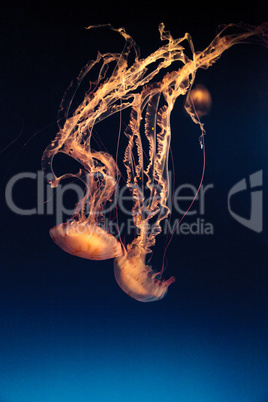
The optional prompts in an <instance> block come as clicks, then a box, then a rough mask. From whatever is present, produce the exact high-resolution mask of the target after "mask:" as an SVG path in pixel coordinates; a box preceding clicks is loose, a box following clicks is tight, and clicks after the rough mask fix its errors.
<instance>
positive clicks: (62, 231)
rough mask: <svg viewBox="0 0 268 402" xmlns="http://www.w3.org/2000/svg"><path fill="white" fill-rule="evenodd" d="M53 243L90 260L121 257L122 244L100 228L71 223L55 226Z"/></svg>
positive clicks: (52, 235)
mask: <svg viewBox="0 0 268 402" xmlns="http://www.w3.org/2000/svg"><path fill="white" fill-rule="evenodd" d="M49 234H50V236H51V237H52V239H53V241H54V242H55V243H56V244H57V246H59V247H60V248H61V249H62V250H64V251H66V252H67V253H69V254H72V255H76V256H77V257H82V258H87V259H89V260H106V259H109V258H115V257H120V256H121V255H122V254H123V252H122V247H121V244H120V243H119V241H118V240H116V238H115V237H114V236H113V235H111V234H109V233H107V232H106V231H105V230H104V229H102V228H100V227H99V226H95V225H92V224H91V225H90V224H88V223H79V222H70V223H62V224H61V225H59V226H54V227H53V228H52V229H50V231H49Z"/></svg>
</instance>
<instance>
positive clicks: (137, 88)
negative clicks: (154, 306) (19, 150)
mask: <svg viewBox="0 0 268 402" xmlns="http://www.w3.org/2000/svg"><path fill="white" fill-rule="evenodd" d="M102 27H103V26H90V27H88V29H92V28H102ZM108 27H109V29H111V30H113V31H115V32H117V33H119V34H120V35H121V36H122V37H123V38H124V40H125V46H124V49H123V51H122V52H121V53H105V54H101V53H98V55H97V58H96V60H92V61H89V62H88V63H87V64H86V66H85V67H84V68H83V69H82V70H81V72H80V74H79V76H78V78H77V79H76V81H74V82H73V83H72V84H71V85H70V87H69V88H68V90H67V92H66V94H65V96H64V98H63V101H62V103H61V107H60V111H59V118H58V124H59V131H58V134H57V135H56V138H55V139H54V140H53V141H52V143H51V144H50V145H49V146H48V147H47V148H46V150H45V151H44V154H43V157H42V169H43V172H44V175H45V177H46V179H47V181H48V182H49V183H50V185H51V186H52V187H57V186H58V184H59V183H60V182H61V181H62V180H63V179H66V178H71V179H73V180H81V181H82V182H83V183H84V185H85V192H84V195H83V197H82V199H81V200H80V201H79V203H78V204H77V206H76V208H75V211H74V214H73V216H72V217H71V218H70V219H69V220H68V221H67V222H65V223H61V224H60V225H58V226H55V227H54V228H52V229H51V230H50V235H51V237H52V239H53V240H54V242H55V243H56V244H57V245H58V246H59V247H61V248H62V249H63V250H64V251H66V252H68V253H70V254H72V255H76V256H79V257H82V258H86V259H92V260H101V259H109V258H114V275H115V279H116V281H117V283H118V285H119V286H120V287H121V289H122V290H123V291H124V292H125V293H127V294H128V295H129V296H130V297H132V298H134V299H136V300H138V301H141V302H151V301H157V300H160V299H162V298H163V297H164V296H165V295H166V293H167V290H168V287H169V286H170V284H172V283H173V282H174V280H175V278H174V277H170V278H169V279H167V280H166V279H164V278H163V273H164V267H163V266H162V267H161V268H158V269H156V268H153V267H151V266H149V265H148V259H147V257H148V255H149V254H150V253H152V250H153V247H154V246H155V243H156V238H157V236H158V235H159V234H160V233H161V230H162V229H161V224H162V222H163V220H165V219H167V218H168V216H169V214H170V209H169V207H168V205H167V199H168V195H169V191H170V185H169V180H168V166H169V162H168V161H169V152H170V143H171V114H172V110H173V107H174V103H175V101H176V99H177V98H178V97H179V96H185V97H186V102H185V109H186V111H187V113H188V114H189V116H190V117H191V119H192V121H193V122H194V123H195V124H198V125H199V127H200V130H201V136H200V138H199V141H200V145H201V148H202V149H203V152H204V147H203V145H204V133H205V130H204V127H203V123H202V122H201V120H200V118H201V117H202V115H204V114H205V113H207V112H208V110H209V108H210V105H211V98H210V95H209V92H208V91H206V90H205V89H204V88H201V87H196V89H193V84H194V80H195V75H196V72H197V71H198V69H207V68H209V67H210V66H212V65H213V64H214V62H215V61H216V60H217V59H218V58H219V57H220V56H221V54H222V53H223V52H224V51H225V50H227V49H228V48H230V47H231V46H233V45H234V44H237V43H241V42H245V41H246V40H248V38H249V37H251V36H252V35H257V36H259V37H263V36H264V35H265V34H266V33H267V24H263V25H261V26H258V27H249V26H244V25H242V24H240V25H233V24H231V25H228V26H226V27H224V28H223V29H222V30H221V31H220V32H219V33H218V34H217V36H216V37H215V38H214V40H213V41H212V42H211V43H210V44H209V45H208V46H207V48H205V50H203V51H202V52H196V51H195V49H194V45H193V41H192V38H191V36H190V35H189V34H188V33H186V34H185V35H184V36H183V37H182V38H178V39H175V38H173V37H172V35H171V33H170V32H169V31H167V30H165V26H164V24H163V23H161V24H160V25H159V32H160V39H161V41H163V42H165V43H164V44H163V45H162V46H160V47H159V48H158V49H157V50H156V51H154V52H153V53H152V54H150V55H149V56H147V57H146V58H141V57H140V55H139V48H138V46H137V45H136V43H135V41H134V40H133V38H132V37H131V36H130V35H129V34H128V33H127V32H126V31H125V29H124V28H119V29H116V28H113V27H112V26H110V25H109V26H108ZM232 29H233V30H232ZM228 30H232V31H231V32H230V33H229V34H228V33H227V31H228ZM185 46H188V48H189V51H188V52H186V51H185ZM186 53H187V54H186ZM189 53H190V55H189ZM130 54H132V55H133V54H134V61H133V62H131V60H132V59H133V57H132V58H130V57H129V56H130ZM178 64H179V68H178ZM175 66H176V67H175ZM93 67H94V68H95V67H98V69H99V73H98V78H97V80H96V81H94V82H90V87H89V90H88V91H87V92H86V93H85V96H84V99H83V101H82V102H81V104H80V105H79V106H78V107H77V108H76V109H75V110H74V112H73V111H72V109H73V99H74V96H75V94H76V92H77V90H78V88H79V86H80V84H81V82H82V81H83V80H84V78H85V77H86V76H88V75H89V74H90V72H91V70H92V68H93ZM167 69H168V71H167ZM125 109H128V110H129V111H130V118H129V124H128V125H127V128H126V130H125V136H126V138H127V141H128V142H127V146H126V148H125V152H124V159H123V165H124V167H125V171H126V185H127V187H128V189H129V192H130V194H131V197H132V219H133V224H134V225H135V227H136V234H135V235H134V238H133V239H132V241H131V242H130V243H129V244H124V243H123V242H122V240H121V239H120V238H119V240H118V239H117V238H116V237H114V236H113V235H112V234H111V233H108V231H107V230H106V229H105V227H104V226H103V220H104V218H103V212H104V209H105V206H106V205H107V203H109V202H111V200H113V199H114V197H115V192H116V188H117V186H118V185H119V183H120V171H119V168H118V166H117V162H116V159H115V158H114V157H113V156H112V155H111V154H109V153H108V152H102V151H95V150H93V149H92V147H91V139H92V134H93V129H94V127H95V126H96V125H97V124H98V123H99V122H100V121H102V120H104V119H106V118H109V116H111V115H112V114H115V113H120V112H121V111H123V110H125ZM143 122H144V124H142V123H143ZM111 135H114V134H113V132H112V127H111ZM145 150H147V155H146V157H145V156H144V154H145V153H146V151H145ZM58 153H64V154H66V155H68V156H70V157H71V158H73V159H75V160H77V161H78V162H79V163H80V164H81V166H82V167H81V169H80V170H79V171H78V172H77V173H66V174H64V175H62V176H60V177H57V175H56V174H55V172H54V170H53V158H54V157H55V155H56V154H58ZM202 177H203V175H202ZM146 191H147V193H148V192H149V194H150V197H149V202H146V197H145V192H146Z"/></svg>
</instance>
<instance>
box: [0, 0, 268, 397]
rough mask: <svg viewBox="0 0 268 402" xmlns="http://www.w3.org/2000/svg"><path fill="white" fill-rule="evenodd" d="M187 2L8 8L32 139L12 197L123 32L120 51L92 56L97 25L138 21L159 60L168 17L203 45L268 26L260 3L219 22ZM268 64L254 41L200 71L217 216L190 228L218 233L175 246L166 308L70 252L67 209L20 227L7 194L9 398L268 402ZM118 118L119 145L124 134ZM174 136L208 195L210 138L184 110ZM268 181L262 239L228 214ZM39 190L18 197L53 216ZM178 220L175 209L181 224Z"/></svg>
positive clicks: (143, 42) (5, 114)
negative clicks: (243, 186)
mask: <svg viewBox="0 0 268 402" xmlns="http://www.w3.org/2000/svg"><path fill="white" fill-rule="evenodd" d="M172 4H173V6H172V10H171V7H162V6H161V8H160V7H158V6H156V5H155V8H154V10H152V9H151V8H150V9H149V7H148V9H145V12H143V13H141V11H140V10H141V9H140V8H139V7H133V8H132V11H129V8H128V9H126V6H124V5H122V4H117V5H114V6H112V5H111V4H109V5H107V6H105V5H103V4H102V5H98V4H95V5H93V6H91V7H89V8H88V6H86V5H84V6H83V7H82V8H80V7H78V6H77V7H72V6H66V7H65V8H64V9H62V8H60V7H59V6H56V5H54V6H49V5H47V6H46V7H45V6H42V7H41V6H40V8H38V7H33V8H32V7H31V8H30V7H29V5H27V6H25V7H22V6H17V7H16V6H15V5H14V6H12V7H11V6H7V7H6V8H4V9H3V13H2V15H3V16H4V19H3V27H4V30H3V40H2V42H1V46H3V55H4V56H3V60H4V63H3V66H1V71H2V72H3V75H2V77H3V80H2V82H3V90H1V94H0V96H1V105H2V106H1V110H0V112H1V122H2V132H3V141H5V142H4V144H3V145H4V146H5V145H7V144H9V143H10V141H11V140H13V139H14V138H15V137H16V136H17V135H18V134H19V133H20V132H21V135H20V137H19V138H18V140H17V141H15V142H14V144H12V146H10V148H9V149H8V150H7V151H6V152H4V153H2V154H1V156H3V158H2V162H3V166H2V168H1V169H2V170H1V177H0V179H1V184H2V188H3V189H4V187H5V186H6V184H7V183H8V182H9V180H10V179H11V178H12V177H14V175H16V174H18V173H21V172H31V173H33V174H36V173H37V171H40V159H41V156H42V152H43V150H44V148H45V147H46V146H47V144H48V143H49V142H50V141H51V139H52V138H54V136H55V134H56V131H57V126H56V113H57V109H58V106H59V103H60V100H61V97H62V95H63V93H64V91H65V89H66V87H67V86H68V84H69V82H70V80H71V79H73V78H74V77H75V76H76V75H77V74H78V73H79V70H80V68H81V67H82V66H83V65H84V64H85V63H86V62H87V60H88V59H89V58H94V57H95V55H96V50H97V48H99V47H101V50H103V49H104V50H105V51H110V50H111V51H115V49H114V48H113V49H110V47H114V46H115V47H116V46H118V43H116V44H115V45H114V42H113V38H112V37H110V36H109V40H108V46H107V36H106V34H107V33H104V32H103V33H102V34H98V36H97V37H96V43H95V41H94V43H92V42H90V45H89V39H88V32H85V31H84V26H86V25H89V24H93V23H107V22H112V23H113V24H114V25H115V26H124V25H125V26H126V29H127V30H128V31H129V32H130V33H131V34H132V35H133V36H134V38H135V39H136V40H137V42H138V43H139V45H140V47H141V50H142V54H143V55H144V56H145V55H147V54H148V53H149V52H150V51H153V50H155V48H156V46H158V45H159V40H158V35H157V25H158V23H159V22H160V21H161V20H164V21H165V22H166V25H167V27H168V29H170V30H171V31H172V32H174V36H182V35H183V34H184V32H185V31H186V30H187V31H189V32H191V33H192V35H193V39H194V42H195V43H196V46H197V48H200V49H202V48H203V47H205V46H206V45H207V43H208V42H209V41H210V40H211V39H212V37H213V36H214V34H215V30H216V27H217V26H218V25H219V24H221V23H225V22H232V21H235V22H237V21H238V20H239V21H240V20H245V21H247V22H249V23H261V22H262V21H263V19H264V14H265V13H264V12H263V11H262V9H261V8H257V7H255V5H254V6H253V5H252V6H250V5H248V7H249V8H248V10H247V11H246V10H245V8H240V11H239V12H238V11H237V12H235V11H234V10H233V9H232V8H230V7H229V6H228V5H227V4H226V5H225V6H224V7H223V6H222V9H221V10H220V9H218V8H217V10H216V8H215V10H214V11H213V10H211V8H208V7H207V6H205V5H201V3H200V4H199V5H198V6H197V7H194V6H193V5H189V6H187V7H186V6H183V7H182V9H181V8H180V7H179V5H177V6H176V7H175V8H174V3H172ZM128 7H129V6H128ZM250 7H251V8H250ZM180 12H181V13H180ZM15 21H16V23H15ZM93 36H94V35H93V34H92V36H90V41H92V38H93ZM120 46H122V43H121V42H120V43H119V49H121V48H120ZM95 47H96V49H95ZM117 50H118V48H117ZM267 60H268V59H267V49H266V48H265V47H264V46H263V47H262V46H259V45H256V46H253V45H248V48H247V45H241V47H238V46H237V47H234V48H232V49H231V50H230V51H229V53H226V55H224V56H222V58H221V59H220V60H219V61H217V63H216V64H215V66H213V67H211V69H209V70H206V71H201V72H199V73H198V76H197V78H196V81H197V82H199V83H202V84H204V85H206V86H207V87H208V88H209V90H210V92H211V95H212V99H213V106H212V110H211V113H210V115H209V116H207V117H206V119H205V127H206V131H207V136H206V163H207V168H206V175H205V180H204V185H212V186H213V187H212V188H211V189H210V190H208V191H207V193H206V196H205V201H204V205H203V207H204V208H205V209H204V211H203V212H202V208H201V199H200V198H199V199H197V202H196V203H195V204H194V206H193V209H192V211H196V214H194V215H189V216H188V217H186V218H185V222H186V223H187V224H189V225H190V224H192V223H195V222H197V221H196V219H197V218H199V222H201V220H202V219H203V222H204V223H210V224H211V225H212V227H213V233H212V234H204V233H201V232H199V234H197V233H188V234H187V233H184V234H183V233H180V234H175V235H174V237H173V240H172V242H171V244H170V246H169V249H168V251H167V260H168V266H167V269H166V271H165V273H164V276H165V277H166V278H168V277H169V276H171V275H174V276H176V282H175V283H174V284H172V285H171V286H170V289H169V292H168V294H167V296H166V297H165V298H164V299H163V300H161V301H159V302H155V303H140V302H137V301H135V300H133V299H131V298H130V297H128V296H127V295H126V294H124V293H123V292H122V291H121V289H120V288H119V287H118V285H117V284H116V282H115V280H114V277H113V264H112V261H104V262H94V261H86V260H82V259H79V258H76V257H72V256H70V255H67V254H66V253H64V252H63V251H61V250H60V249H59V248H57V246H56V245H54V243H53V242H52V240H51V239H50V237H49V235H48V231H49V229H50V228H51V227H52V226H53V225H54V224H55V221H56V216H55V211H54V214H48V213H47V203H45V204H42V203H41V204H42V205H45V208H44V213H42V214H39V215H38V214H33V215H31V216H20V215H17V214H16V213H14V212H12V211H11V210H10V208H9V207H8V205H7V203H6V200H5V199H4V197H2V201H3V210H2V211H3V212H2V215H1V224H2V225H1V227H2V230H1V242H0V245H1V256H0V258H1V259H0V402H36V401H38V402H103V401H104V402H105V401H107V402H111V401H116V402H119V401H122V402H123V401H124V402H125V401H127V402H136V401H141V402H148V401H153V402H157V401H159V402H160V401H161V402H162V401H179V402H203V401H204V402H227V401H228V402H267V401H268V385H267V376H268V343H267V339H268V296H267V295H268V292H267V287H268V273H267V272H268V271H267V246H268V239H267V212H266V204H267V202H266V200H267V189H266V183H267V149H268V148H267V145H268V141H267V138H268V137H267V134H268V133H267V126H268V125H267V106H268V105H267V93H268V88H267V82H268V81H267V67H268V66H267ZM113 122H114V123H113V124H114V125H115V127H114V130H115V132H116V135H117V133H118V122H116V120H113ZM105 124H106V123H105ZM105 124H104V126H102V128H100V131H99V134H100V133H101V134H102V131H101V130H103V138H102V139H103V141H104V142H105V144H106V146H109V145H110V142H109V141H112V139H113V136H112V135H108V134H109V133H110V132H111V131H110V129H111V123H110V122H107V124H106V125H105ZM172 130H173V133H172V136H173V137H172V153H173V158H174V163H175V174H176V177H175V186H178V185H181V184H184V183H190V184H192V185H194V186H195V187H197V186H198V183H199V180H200V177H201V171H202V153H201V151H200V147H199V143H198V136H199V131H198V129H197V127H195V126H194V125H193V123H192V122H191V121H190V120H189V118H188V117H187V116H186V115H185V113H184V112H183V105H182V102H180V100H179V101H178V104H177V105H176V107H175V110H174V114H173V121H172ZM107 133H108V134H107ZM33 134H35V136H34V137H33V138H32V139H31V140H30V141H29V142H28V143H27V141H28V140H29V139H30V138H31V136H32V135H33ZM1 135H2V134H1ZM116 138H117V137H116ZM25 143H27V145H26V146H25V145H24V144H25ZM115 144H116V141H115ZM113 146H114V144H113ZM121 151H122V150H121ZM121 151H120V152H121ZM258 171H261V172H262V175H263V183H262V185H261V186H259V187H258V190H259V191H262V199H263V215H262V224H263V228H262V230H261V231H260V232H259V233H257V232H256V231H254V230H250V229H248V228H247V227H245V226H243V225H241V224H239V222H238V221H236V220H235V219H234V218H233V217H232V216H231V215H230V213H229V212H228V208H227V196H228V192H229V191H230V189H231V188H232V187H233V186H234V185H235V184H236V183H238V182H239V181H240V180H242V179H244V178H245V179H246V182H247V185H249V176H250V175H251V174H253V173H255V172H258ZM36 194H37V181H36V179H35V178H33V179H25V180H24V181H20V182H18V183H17V184H16V186H15V187H14V192H13V197H14V200H15V202H16V204H17V205H19V206H20V207H21V208H28V209H29V208H35V207H37V196H36ZM3 195H4V194H3ZM46 197H47V198H49V197H51V195H50V196H48V193H47V188H45V191H44V202H45V201H47V198H46ZM54 199H55V196H54ZM250 202H251V200H250V192H249V191H248V192H246V191H245V192H243V193H241V194H237V196H236V197H234V198H233V199H232V209H233V211H234V212H236V213H237V214H238V215H240V216H243V217H246V218H249V216H250V212H251V204H250ZM185 205H186V204H181V206H182V207H183V208H184V207H185ZM39 208H41V207H40V205H39ZM200 208H201V209H200ZM200 211H201V212H200ZM64 218H65V217H64ZM176 219H178V215H177V214H176V212H174V214H173V215H172V221H171V222H174V221H175V220H176ZM120 220H121V221H124V216H123V214H121V215H120ZM195 228H196V227H195ZM195 230H197V229H195ZM199 230H201V229H200V228H199ZM164 244H165V236H163V235H162V236H160V237H159V240H158V243H157V247H156V248H155V251H154V255H153V259H152V263H153V266H154V267H155V268H156V269H160V268H161V264H162V253H163V249H164Z"/></svg>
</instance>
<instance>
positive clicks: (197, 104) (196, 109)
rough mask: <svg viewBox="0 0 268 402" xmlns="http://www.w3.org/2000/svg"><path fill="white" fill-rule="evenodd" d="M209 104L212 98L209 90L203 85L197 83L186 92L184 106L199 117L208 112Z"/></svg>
mask: <svg viewBox="0 0 268 402" xmlns="http://www.w3.org/2000/svg"><path fill="white" fill-rule="evenodd" d="M211 104H212V99H211V94H210V92H209V90H208V89H207V88H206V87H205V86H204V85H202V84H198V85H196V86H195V87H194V88H193V89H192V90H191V91H189V92H188V95H187V97H186V102H185V108H186V110H187V109H188V113H189V112H190V111H191V112H192V113H194V114H196V116H197V117H198V118H200V117H203V116H206V115H207V114H209V112H210V109H211Z"/></svg>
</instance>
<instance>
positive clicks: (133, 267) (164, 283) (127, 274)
mask: <svg viewBox="0 0 268 402" xmlns="http://www.w3.org/2000/svg"><path fill="white" fill-rule="evenodd" d="M114 276H115V279H116V282H117V283H118V285H119V286H120V288H121V289H122V290H123V291H124V292H125V293H127V294H128V295H129V296H130V297H132V298H133V299H135V300H138V301H140V302H153V301H157V300H160V299H162V298H163V297H164V296H165V295H166V294H167V290H168V287H169V285H170V284H171V283H173V282H174V281H175V278H174V277H173V276H172V277H171V278H169V279H168V280H163V279H161V275H159V274H158V273H154V272H153V270H152V268H151V267H149V266H148V265H146V264H145V254H142V255H136V256H134V257H130V256H129V254H128V253H126V252H125V253H124V254H123V255H122V256H121V257H118V258H116V259H115V261H114ZM157 278H158V279H157Z"/></svg>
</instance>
